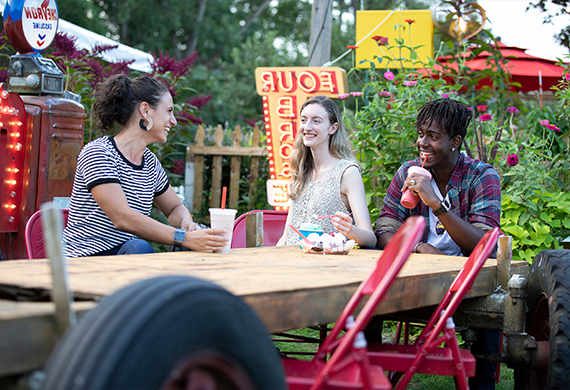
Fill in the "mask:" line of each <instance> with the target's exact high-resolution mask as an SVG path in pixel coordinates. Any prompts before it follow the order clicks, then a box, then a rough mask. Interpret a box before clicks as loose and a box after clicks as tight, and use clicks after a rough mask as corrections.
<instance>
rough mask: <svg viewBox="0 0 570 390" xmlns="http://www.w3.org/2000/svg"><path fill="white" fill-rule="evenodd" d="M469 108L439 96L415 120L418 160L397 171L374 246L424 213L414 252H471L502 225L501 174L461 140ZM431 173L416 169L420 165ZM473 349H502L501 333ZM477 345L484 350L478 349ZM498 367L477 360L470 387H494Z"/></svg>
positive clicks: (484, 335)
mask: <svg viewBox="0 0 570 390" xmlns="http://www.w3.org/2000/svg"><path fill="white" fill-rule="evenodd" d="M472 116H473V114H472V112H471V111H470V110H469V108H468V107H467V106H466V105H465V104H463V103H461V102H459V101H456V100H452V99H448V98H445V99H437V100H434V101H431V102H429V103H427V104H425V105H424V106H423V107H422V108H421V109H420V110H419V112H418V115H417V119H416V129H417V140H416V145H417V147H418V153H419V158H417V159H415V160H413V161H407V162H405V163H404V164H403V165H402V166H401V167H400V168H399V169H398V172H396V175H395V176H394V178H393V179H392V182H391V183H390V187H389V188H388V193H387V194H386V197H385V198H384V206H383V207H382V212H381V213H380V217H379V218H378V220H377V221H376V231H375V234H376V238H377V244H376V246H377V247H378V248H380V249H383V248H384V247H385V246H386V244H387V243H388V242H389V241H390V239H391V238H392V236H393V235H394V233H395V232H396V231H397V230H398V228H399V227H400V226H401V225H402V224H403V222H404V220H405V219H406V218H408V217H410V216H412V215H423V216H424V217H425V219H426V222H427V226H428V229H426V232H425V234H424V237H423V239H422V241H421V242H420V243H419V244H417V245H416V247H415V249H414V252H416V253H431V254H445V255H450V256H469V255H470V254H471V252H472V251H473V249H475V246H476V245H477V243H478V242H479V240H480V239H481V237H483V235H484V234H485V231H486V230H490V229H492V228H494V227H499V223H500V215H501V187H500V182H499V175H498V174H497V172H496V171H495V170H494V169H493V167H492V166H491V165H489V164H486V163H484V162H482V161H479V160H474V159H472V158H470V157H468V156H465V155H463V154H462V153H461V143H462V141H463V139H464V138H465V133H466V131H467V127H468V126H469V123H470V122H471V119H472ZM424 159H425V160H426V161H425V165H424V168H425V169H427V170H429V171H430V173H431V175H432V177H431V179H430V178H429V177H427V176H424V175H421V174H417V173H412V174H410V175H409V176H408V168H410V167H411V166H421V165H422V163H423V162H424ZM406 189H409V190H410V192H411V193H412V194H414V195H416V196H419V198H420V201H419V202H418V204H417V205H416V206H415V207H414V208H413V209H407V208H405V207H404V206H402V205H401V204H400V198H401V197H402V193H403V192H404V191H405V190H406ZM478 333H479V335H478V336H479V337H480V338H479V337H478V338H479V340H478V342H477V343H475V346H474V348H473V352H474V353H492V352H498V346H499V332H496V331H482V332H478ZM478 347H482V349H480V350H478V351H476V350H475V349H477V348H478ZM494 366H495V365H493V364H491V363H490V362H488V361H478V362H477V374H476V376H475V377H474V378H471V380H470V382H469V385H470V388H471V389H494V388H495V382H494V375H493V373H494Z"/></svg>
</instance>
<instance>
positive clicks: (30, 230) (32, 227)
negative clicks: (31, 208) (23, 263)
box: [24, 209, 69, 259]
mask: <svg viewBox="0 0 570 390" xmlns="http://www.w3.org/2000/svg"><path fill="white" fill-rule="evenodd" d="M61 213H62V217H63V227H64V228H65V226H67V218H68V214H69V210H68V209H61ZM24 238H25V241H26V253H27V254H28V259H45V258H46V257H47V248H46V245H45V239H44V228H43V226H42V210H38V211H36V212H35V213H33V214H32V216H31V217H30V219H29V220H28V222H27V223H26V231H25V236H24Z"/></svg>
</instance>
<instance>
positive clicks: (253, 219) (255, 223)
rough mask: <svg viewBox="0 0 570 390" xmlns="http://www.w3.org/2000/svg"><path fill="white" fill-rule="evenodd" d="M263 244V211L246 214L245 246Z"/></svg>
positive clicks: (252, 246) (256, 246) (254, 246)
mask: <svg viewBox="0 0 570 390" xmlns="http://www.w3.org/2000/svg"><path fill="white" fill-rule="evenodd" d="M262 246H263V212H258V213H251V214H246V215H245V247H246V248H259V247H262Z"/></svg>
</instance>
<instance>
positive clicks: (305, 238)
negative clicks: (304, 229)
mask: <svg viewBox="0 0 570 390" xmlns="http://www.w3.org/2000/svg"><path fill="white" fill-rule="evenodd" d="M289 227H290V228H291V229H293V230H294V231H295V233H297V234H298V235H300V236H301V237H303V241H305V242H306V243H307V244H309V245H314V244H315V243H314V242H313V241H311V240H309V239H308V238H307V237H306V236H305V235H304V234H303V233H301V232H300V231H299V229H297V228H296V227H295V226H293V225H289Z"/></svg>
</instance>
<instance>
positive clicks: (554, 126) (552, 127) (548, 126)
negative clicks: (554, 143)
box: [546, 124, 560, 132]
mask: <svg viewBox="0 0 570 390" xmlns="http://www.w3.org/2000/svg"><path fill="white" fill-rule="evenodd" d="M546 128H547V129H550V130H556V131H558V132H559V131H560V129H559V128H558V127H556V125H552V124H550V125H546Z"/></svg>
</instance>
